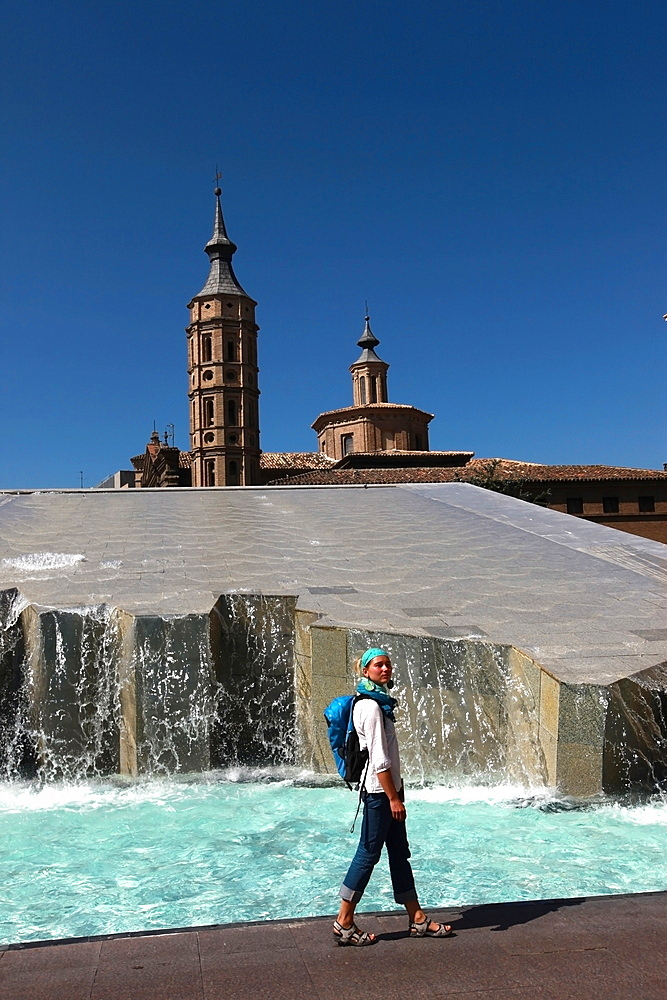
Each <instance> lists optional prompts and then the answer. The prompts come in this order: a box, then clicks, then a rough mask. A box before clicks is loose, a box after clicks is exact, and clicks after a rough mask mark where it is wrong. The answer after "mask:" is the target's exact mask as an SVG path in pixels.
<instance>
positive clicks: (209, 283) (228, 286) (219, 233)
mask: <svg viewBox="0 0 667 1000" xmlns="http://www.w3.org/2000/svg"><path fill="white" fill-rule="evenodd" d="M219 179H220V174H219V173H218V172H217V170H216V187H215V189H214V191H213V193H214V195H215V214H214V217H213V235H212V236H211V238H210V240H209V241H208V243H207V244H206V246H205V247H204V250H205V252H206V253H207V254H208V258H209V260H210V262H211V266H210V269H209V273H208V278H207V280H206V284H205V285H204V287H203V288H202V290H201V292H199V293H198V295H195V298H199V297H200V296H202V295H207V296H208V295H225V294H227V293H229V292H231V293H232V294H233V295H234V294H236V295H246V294H247V293H246V292H245V291H244V290H243V288H242V287H241V285H240V284H239V280H238V278H237V277H236V275H235V274H234V268H233V267H232V257H233V256H234V254H235V253H236V250H237V246H236V243H233V242H232V240H230V238H229V236H228V235H227V228H226V226H225V219H224V216H223V214H222V204H221V201H220V196H221V194H222V190H221V189H220V188H219V187H217V181H218V180H219Z"/></svg>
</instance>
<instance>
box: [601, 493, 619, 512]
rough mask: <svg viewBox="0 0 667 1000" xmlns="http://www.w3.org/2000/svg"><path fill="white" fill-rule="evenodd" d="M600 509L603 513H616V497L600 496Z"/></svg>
mask: <svg viewBox="0 0 667 1000" xmlns="http://www.w3.org/2000/svg"><path fill="white" fill-rule="evenodd" d="M602 510H603V513H605V514H618V497H602Z"/></svg>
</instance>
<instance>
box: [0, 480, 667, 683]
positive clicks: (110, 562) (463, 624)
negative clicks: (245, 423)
mask: <svg viewBox="0 0 667 1000" xmlns="http://www.w3.org/2000/svg"><path fill="white" fill-rule="evenodd" d="M44 553H49V554H51V556H53V557H56V558H55V559H51V563H50V564H49V561H48V560H47V559H46V558H45V557H44V556H43V555H41V556H40V554H44ZM26 557H29V558H28V560H27V561H26ZM30 557H31V558H30ZM77 557H80V558H77ZM40 560H41V562H40ZM58 560H60V561H58ZM13 587H16V588H18V590H19V592H20V595H21V598H22V599H23V600H25V602H27V603H30V604H35V605H38V606H46V607H57V608H72V607H80V606H90V605H97V604H103V603H105V604H109V605H111V606H113V607H118V608H120V609H122V610H124V611H127V612H129V613H130V614H133V615H141V614H160V615H182V614H186V613H200V614H201V613H207V612H208V611H209V610H210V608H211V607H212V605H213V604H214V602H215V600H216V598H217V597H218V596H219V595H220V594H221V593H230V592H241V593H244V592H245V593H263V594H284V595H295V596H297V597H298V607H299V608H300V609H302V610H307V611H312V612H315V613H317V614H318V615H319V616H320V621H321V622H322V623H323V624H327V623H330V624H332V625H339V626H344V627H355V626H357V627H364V628H368V629H374V630H377V631H394V632H401V633H406V634H411V635H424V636H425V635H431V634H432V635H436V636H440V637H449V638H452V639H456V638H460V637H466V636H469V637H472V638H474V637H482V638H487V639H488V641H490V642H493V643H506V644H510V645H514V646H516V647H517V648H519V649H521V650H523V651H524V652H526V653H527V654H528V655H529V656H530V657H532V658H534V659H535V660H537V661H538V662H539V663H540V664H541V665H542V666H543V667H545V668H546V669H547V670H549V671H551V672H552V673H554V674H555V676H557V677H558V678H559V679H561V680H564V681H567V682H571V683H591V684H609V683H612V682H613V681H615V680H618V679H619V678H621V677H625V676H629V675H632V674H635V673H637V672H639V671H641V670H644V669H646V668H648V667H651V666H654V665H655V664H658V663H661V662H664V661H666V660H667V635H666V633H665V628H664V623H665V612H666V611H667V547H666V546H664V545H662V544H661V543H659V542H653V541H650V540H647V539H643V538H639V537H637V536H632V535H628V534H626V533H622V532H619V531H616V530H614V529H612V528H607V527H604V526H601V525H597V524H592V523H589V522H587V521H583V520H580V519H578V518H574V517H570V516H568V515H566V514H560V513H558V512H556V511H551V510H547V509H544V508H541V507H538V506H536V505H534V504H527V503H524V502H523V501H520V500H515V499H513V498H511V497H505V496H502V495H499V494H494V493H491V492H489V491H487V490H482V489H479V488H477V487H474V486H471V485H469V484H465V483H442V484H440V483H438V484H428V485H400V486H378V487H345V486H344V487H282V488H280V487H275V488H271V489H261V488H242V489H226V488H212V489H171V490H136V491H135V490H109V491H94V490H90V491H86V490H83V491H79V490H72V491H40V492H18V493H3V494H0V590H5V589H9V588H13ZM420 609H422V610H420Z"/></svg>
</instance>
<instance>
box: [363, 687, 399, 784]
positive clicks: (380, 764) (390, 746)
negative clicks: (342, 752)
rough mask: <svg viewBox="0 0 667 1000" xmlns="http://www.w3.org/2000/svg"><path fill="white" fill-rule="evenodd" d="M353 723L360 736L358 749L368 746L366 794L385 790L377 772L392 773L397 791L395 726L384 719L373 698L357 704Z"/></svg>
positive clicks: (364, 699) (397, 766)
mask: <svg viewBox="0 0 667 1000" xmlns="http://www.w3.org/2000/svg"><path fill="white" fill-rule="evenodd" d="M352 721H353V722H354V728H355V729H356V730H357V735H358V736H359V746H360V747H361V749H362V750H363V749H365V748H366V747H368V760H369V764H368V773H367V775H366V783H365V788H366V791H367V792H371V793H376V792H382V791H384V789H383V788H382V785H381V784H380V782H379V780H378V777H377V773H378V771H391V776H392V778H393V780H394V785H395V786H396V789H397V790H398V789H400V787H401V763H400V760H399V756H398V740H397V739H396V729H395V727H394V723H393V722H392V721H391V719H389V718H387V717H386V716H384V713H383V712H382V709H381V708H380V706H379V705H378V703H377V702H376V701H373V699H372V698H362V699H361V700H360V701H358V702H357V703H356V705H355V706H354V710H353V713H352Z"/></svg>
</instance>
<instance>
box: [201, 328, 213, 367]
mask: <svg viewBox="0 0 667 1000" xmlns="http://www.w3.org/2000/svg"><path fill="white" fill-rule="evenodd" d="M212 357H213V341H212V340H211V336H210V334H208V333H207V334H205V335H204V336H203V337H202V339H201V359H202V361H204V362H206V361H211V359H212Z"/></svg>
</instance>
